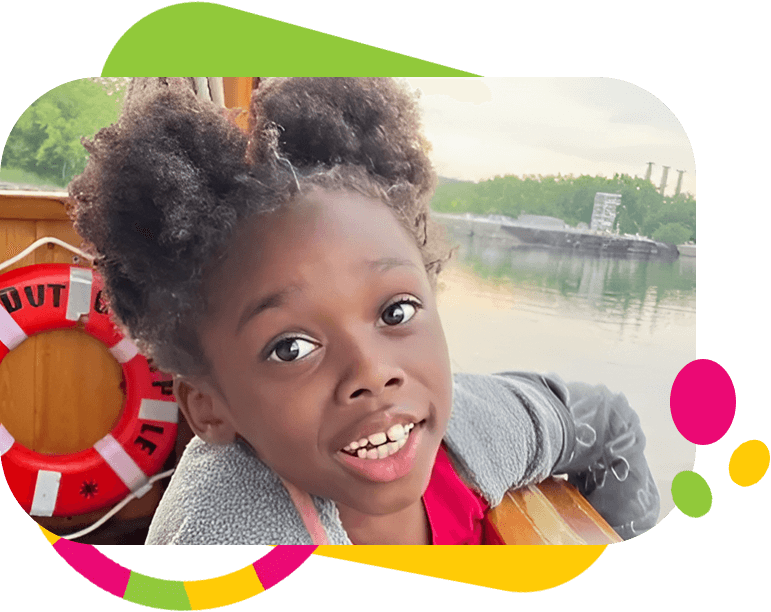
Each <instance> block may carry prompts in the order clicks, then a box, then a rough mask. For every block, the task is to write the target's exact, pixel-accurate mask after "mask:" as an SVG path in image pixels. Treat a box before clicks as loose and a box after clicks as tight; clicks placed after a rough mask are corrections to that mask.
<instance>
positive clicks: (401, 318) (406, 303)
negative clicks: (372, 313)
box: [380, 298, 422, 326]
mask: <svg viewBox="0 0 771 612" xmlns="http://www.w3.org/2000/svg"><path fill="white" fill-rule="evenodd" d="M421 307H422V306H421V304H420V303H419V302H418V301H416V300H414V299H407V298H404V299H401V300H399V301H398V302H394V303H393V304H391V305H390V306H388V307H387V308H386V309H385V310H384V311H383V314H381V315H380V320H381V321H382V322H383V323H384V324H385V325H389V326H395V325H402V324H404V323H406V322H407V321H409V320H410V319H411V318H412V317H414V316H415V313H416V312H417V311H418V308H421Z"/></svg>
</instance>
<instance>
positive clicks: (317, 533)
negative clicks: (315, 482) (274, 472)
mask: <svg viewBox="0 0 771 612" xmlns="http://www.w3.org/2000/svg"><path fill="white" fill-rule="evenodd" d="M281 482H283V483H284V486H285V487H286V490H287V491H288V492H289V497H291V498H292V503H294V506H295V508H297V512H299V513H300V518H301V519H302V521H303V524H304V525H305V528H306V529H307V530H308V533H309V534H310V535H311V540H312V541H313V543H314V544H315V545H317V546H320V545H322V544H329V540H327V532H326V531H325V530H324V525H322V524H321V519H320V518H319V513H318V512H317V511H316V506H314V505H313V500H312V499H311V496H310V495H309V494H308V493H306V492H305V491H301V490H300V489H298V488H297V487H296V486H295V485H293V484H292V483H291V482H287V481H286V480H284V479H283V478H282V479H281Z"/></svg>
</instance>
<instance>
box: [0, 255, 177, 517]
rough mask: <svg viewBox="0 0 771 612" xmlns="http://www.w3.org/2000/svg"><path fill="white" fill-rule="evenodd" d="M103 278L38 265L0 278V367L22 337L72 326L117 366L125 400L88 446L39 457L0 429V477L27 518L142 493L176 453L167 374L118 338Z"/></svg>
mask: <svg viewBox="0 0 771 612" xmlns="http://www.w3.org/2000/svg"><path fill="white" fill-rule="evenodd" d="M102 286H103V285H102V280H101V278H100V277H99V276H98V274H96V272H94V271H92V270H91V269H89V268H81V267H78V266H72V265H69V264H38V265H32V266H27V267H25V268H20V269H17V270H13V271H11V272H8V273H6V274H4V275H2V276H0V361H2V359H3V358H4V357H5V355H6V354H8V352H9V351H11V350H13V349H14V348H15V347H17V346H18V345H19V344H21V343H22V342H23V341H24V340H25V339H26V338H27V337H28V336H31V335H33V334H37V333H40V332H44V331H48V330H54V329H66V328H70V327H74V326H75V325H76V324H77V323H78V321H79V319H80V318H81V317H82V316H83V315H88V322H87V323H86V325H85V332H86V333H88V334H89V335H91V336H93V337H94V338H96V339H97V340H100V341H101V342H103V343H104V344H105V345H106V346H107V348H108V350H109V351H110V353H112V355H113V356H114V357H115V359H116V360H117V361H118V362H119V363H120V364H121V366H122V368H123V376H124V380H125V386H126V388H125V391H126V400H125V403H124V406H123V410H122V412H121V415H120V418H119V419H118V424H117V425H116V426H115V428H114V429H113V430H112V431H111V432H110V433H109V434H107V435H106V436H104V437H103V438H102V439H101V440H99V441H98V442H97V443H96V444H94V446H93V447H91V448H89V449H86V450H83V451H80V452H77V453H72V454H69V455H43V454H40V453H36V452H33V451H31V450H29V449H27V448H25V447H23V446H22V445H21V444H19V443H18V442H16V441H15V440H14V439H13V437H12V436H11V434H10V433H9V432H8V430H7V429H5V427H3V425H2V424H0V456H1V457H2V465H3V471H4V472H5V478H6V480H7V481H8V486H9V488H10V489H11V492H12V493H13V495H14V497H16V500H17V501H18V502H19V504H21V507H22V508H24V510H25V511H26V512H27V513H29V514H31V515H33V516H74V515H77V514H85V513H87V512H92V511H94V510H99V509H101V508H105V507H107V506H110V505H113V504H115V503H116V502H118V501H120V500H121V499H123V498H124V497H126V496H127V495H128V494H129V492H136V493H137V496H141V495H144V493H145V492H147V491H148V490H149V489H150V485H149V483H148V480H149V476H152V475H153V474H155V473H157V472H158V471H159V470H160V469H161V467H162V466H163V464H164V462H165V461H166V458H167V457H168V456H169V453H171V451H172V449H173V448H174V444H175V441H176V436H177V422H178V410H177V404H176V400H175V399H174V396H173V395H172V392H171V381H170V379H169V377H168V376H167V375H164V374H163V373H161V372H157V371H154V370H152V369H151V368H150V366H149V364H148V362H147V360H146V359H145V358H144V357H143V356H142V355H140V354H139V353H138V352H137V348H136V346H134V344H133V343H132V342H131V341H130V340H128V339H127V338H123V336H122V335H121V333H120V331H119V330H118V328H117V327H116V326H115V324H114V323H113V322H112V321H111V320H110V318H109V315H108V314H107V312H106V311H105V308H104V306H103V304H102V302H101V299H100V298H101V289H102Z"/></svg>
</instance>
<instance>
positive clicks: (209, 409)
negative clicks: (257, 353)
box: [174, 376, 236, 444]
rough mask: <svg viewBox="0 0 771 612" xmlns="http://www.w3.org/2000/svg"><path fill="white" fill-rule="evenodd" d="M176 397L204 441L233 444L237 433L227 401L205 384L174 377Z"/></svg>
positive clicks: (189, 421) (191, 425) (184, 413)
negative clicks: (229, 418)
mask: <svg viewBox="0 0 771 612" xmlns="http://www.w3.org/2000/svg"><path fill="white" fill-rule="evenodd" d="M174 397H176V399H177V405H178V406H179V409H180V410H181V411H182V414H183V415H184V416H185V419H186V420H187V422H188V424H189V425H190V428H191V429H192V430H193V432H195V434H196V435H197V436H198V437H199V438H201V439H202V440H203V441H204V442H208V443H209V444H229V443H230V442H233V441H234V440H235V438H236V431H235V429H234V428H233V426H232V425H231V424H230V422H229V421H228V420H227V418H226V415H225V414H224V412H225V404H224V399H223V398H221V397H220V396H219V394H218V393H217V391H216V390H214V389H212V388H211V387H210V386H209V385H207V384H206V383H204V382H203V381H198V380H193V379H188V378H183V377H181V376H175V377H174Z"/></svg>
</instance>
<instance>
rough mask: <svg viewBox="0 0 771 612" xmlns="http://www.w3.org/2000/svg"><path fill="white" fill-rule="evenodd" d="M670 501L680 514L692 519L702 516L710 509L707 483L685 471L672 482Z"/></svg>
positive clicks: (710, 494) (710, 500)
mask: <svg viewBox="0 0 771 612" xmlns="http://www.w3.org/2000/svg"><path fill="white" fill-rule="evenodd" d="M672 499H673V500H674V502H675V506H677V507H678V508H679V509H680V512H682V513H683V514H686V515H688V516H692V517H693V518H698V517H700V516H704V515H705V514H707V512H709V509H710V508H711V507H712V491H711V490H710V488H709V485H708V484H707V481H706V480H704V479H703V478H702V477H701V476H699V474H697V473H696V472H690V471H687V470H686V471H683V472H680V473H679V474H678V475H677V476H675V478H674V480H673V481H672Z"/></svg>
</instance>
